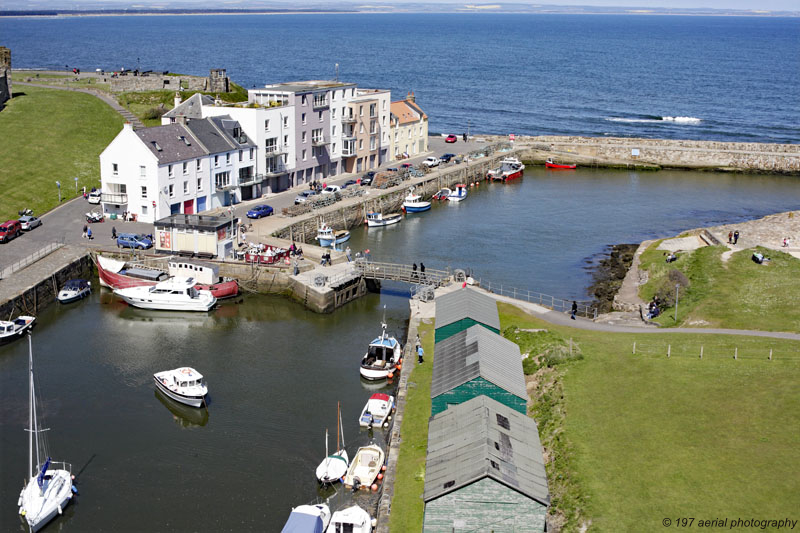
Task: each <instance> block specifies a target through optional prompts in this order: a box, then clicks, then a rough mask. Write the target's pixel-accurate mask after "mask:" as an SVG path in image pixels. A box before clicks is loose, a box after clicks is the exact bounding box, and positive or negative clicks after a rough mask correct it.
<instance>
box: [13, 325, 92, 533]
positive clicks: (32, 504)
mask: <svg viewBox="0 0 800 533" xmlns="http://www.w3.org/2000/svg"><path fill="white" fill-rule="evenodd" d="M28 377H29V383H28V400H29V405H30V409H29V415H30V421H29V423H28V475H29V476H30V478H27V479H26V482H25V486H23V488H22V492H20V494H19V501H18V502H17V506H18V507H19V515H20V516H21V517H22V519H23V521H24V522H25V523H26V524H27V526H28V529H29V530H30V531H32V532H33V531H38V530H39V529H41V528H42V527H44V525H45V524H47V523H48V522H49V521H50V520H52V519H53V518H55V517H56V515H60V514H62V513H63V512H64V507H66V506H67V504H68V503H69V502H70V501H71V500H72V494H73V492H76V491H75V489H74V487H73V486H72V465H70V464H69V463H64V462H54V461H52V460H51V459H50V456H49V454H48V450H47V449H46V443H47V439H42V442H41V443H40V441H39V433H43V432H45V431H47V428H43V427H42V418H41V417H39V416H37V413H36V391H35V388H34V387H35V385H34V379H33V344H32V341H31V336H30V335H28ZM34 461H36V466H34ZM6 525H8V524H6Z"/></svg>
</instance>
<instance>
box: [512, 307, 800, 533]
mask: <svg viewBox="0 0 800 533" xmlns="http://www.w3.org/2000/svg"><path fill="white" fill-rule="evenodd" d="M500 311H501V315H500V318H501V325H502V327H503V329H504V331H505V328H507V327H509V326H512V325H516V326H519V327H522V328H546V329H548V330H549V331H552V332H555V333H557V334H559V335H560V336H561V337H562V338H570V339H572V340H573V341H574V342H575V343H576V345H577V347H576V351H577V350H580V352H581V355H582V359H580V360H576V361H567V362H565V363H562V364H557V365H555V366H554V367H547V366H545V368H544V372H545V374H542V375H540V376H538V377H539V378H540V379H542V380H544V381H545V382H546V383H545V389H546V392H545V394H544V395H543V404H544V405H539V404H537V405H534V407H533V409H532V411H533V412H534V413H537V418H538V420H537V422H538V423H539V432H540V435H541V437H542V442H543V445H544V446H545V447H546V448H547V449H548V453H549V454H550V455H551V456H552V457H554V458H555V459H554V461H555V462H554V463H551V464H550V465H548V478H549V482H550V485H551V486H550V489H551V494H552V495H553V496H554V509H553V510H554V511H556V512H557V513H561V514H562V515H563V516H562V517H561V520H562V522H563V523H564V524H565V527H564V529H565V531H576V530H577V529H578V528H580V526H581V525H583V524H588V523H590V524H591V531H657V530H658V531H660V530H665V528H663V526H662V520H663V519H664V518H670V519H671V520H674V519H676V518H680V517H694V518H695V519H696V520H699V519H713V518H725V517H728V518H736V517H741V518H760V519H767V518H775V519H777V518H793V519H797V518H800V517H798V516H797V509H800V431H798V430H797V428H798V427H800V391H799V390H798V388H797V384H798V383H800V343H799V342H793V341H781V340H774V339H763V338H753V337H735V336H723V335H713V336H711V335H699V334H698V335H686V334H659V335H657V336H654V335H646V334H638V335H636V334H609V333H597V332H587V331H582V330H573V329H570V328H559V327H554V326H552V325H550V324H547V323H544V322H542V321H540V320H538V319H535V318H533V317H530V316H529V315H525V314H524V313H523V312H521V311H519V310H518V309H515V308H513V307H511V306H507V305H503V304H501V305H500ZM634 342H636V343H637V346H638V348H637V354H636V355H633V354H632V347H633V343H634ZM668 346H669V347H670V348H671V350H670V351H671V355H672V356H671V357H670V358H667V357H666V353H667V348H668ZM701 346H702V347H703V348H704V357H703V358H702V359H700V357H699V352H700V347H701ZM770 348H771V349H772V350H773V354H774V357H773V360H772V361H769V360H768V353H769V349H770ZM735 352H738V359H736V360H734V358H733V354H734V353H735ZM548 373H549V375H548ZM553 392H555V393H553ZM554 413H555V414H554ZM558 413H563V421H562V422H561V423H553V421H556V422H558V420H559V416H558ZM695 527H696V525H695ZM704 529H708V528H704ZM712 530H713V529H712ZM719 530H723V529H719ZM724 530H728V529H727V528H724ZM767 530H768V531H769V528H767Z"/></svg>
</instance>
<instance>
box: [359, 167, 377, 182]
mask: <svg viewBox="0 0 800 533" xmlns="http://www.w3.org/2000/svg"><path fill="white" fill-rule="evenodd" d="M374 179H375V172H373V171H371V170H370V171H369V172H367V173H366V174H364V175H363V176H361V185H372V180H374Z"/></svg>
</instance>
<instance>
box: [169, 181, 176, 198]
mask: <svg viewBox="0 0 800 533" xmlns="http://www.w3.org/2000/svg"><path fill="white" fill-rule="evenodd" d="M169 197H170V198H175V185H173V184H171V183H170V184H169Z"/></svg>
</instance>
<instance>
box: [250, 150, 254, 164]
mask: <svg viewBox="0 0 800 533" xmlns="http://www.w3.org/2000/svg"><path fill="white" fill-rule="evenodd" d="M252 160H253V149H252V148H250V161H252Z"/></svg>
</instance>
